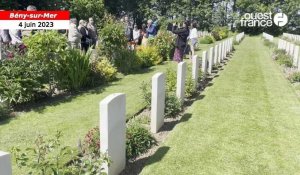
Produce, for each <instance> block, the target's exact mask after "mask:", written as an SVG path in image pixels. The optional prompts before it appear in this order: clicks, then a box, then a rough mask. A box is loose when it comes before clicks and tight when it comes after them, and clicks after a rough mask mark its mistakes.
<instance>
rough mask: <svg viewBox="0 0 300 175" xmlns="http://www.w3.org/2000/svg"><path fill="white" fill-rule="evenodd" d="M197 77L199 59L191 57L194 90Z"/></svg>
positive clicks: (196, 85) (196, 84)
mask: <svg viewBox="0 0 300 175" xmlns="http://www.w3.org/2000/svg"><path fill="white" fill-rule="evenodd" d="M198 77H199V59H198V56H197V55H195V56H193V60H192V78H193V80H194V85H195V89H197V88H198Z"/></svg>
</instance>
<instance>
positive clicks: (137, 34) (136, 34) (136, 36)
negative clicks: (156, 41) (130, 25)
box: [133, 24, 141, 47]
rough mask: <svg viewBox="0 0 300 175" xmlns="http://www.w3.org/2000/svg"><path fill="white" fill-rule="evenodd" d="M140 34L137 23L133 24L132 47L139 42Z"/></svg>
mask: <svg viewBox="0 0 300 175" xmlns="http://www.w3.org/2000/svg"><path fill="white" fill-rule="evenodd" d="M140 36H141V31H140V30H139V29H138V27H137V25H136V24H135V25H134V29H133V42H134V47H135V46H136V45H137V44H138V43H139V39H140Z"/></svg>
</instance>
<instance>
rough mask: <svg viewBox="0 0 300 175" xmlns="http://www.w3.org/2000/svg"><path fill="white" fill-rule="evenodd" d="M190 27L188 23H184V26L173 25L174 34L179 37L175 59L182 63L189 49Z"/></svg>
mask: <svg viewBox="0 0 300 175" xmlns="http://www.w3.org/2000/svg"><path fill="white" fill-rule="evenodd" d="M189 26H190V24H189V22H188V21H186V22H184V23H183V24H182V26H179V25H176V24H173V29H172V32H173V33H174V34H176V35H177V38H176V44H175V52H174V57H173V60H174V61H177V62H181V61H182V60H183V55H184V51H185V49H186V47H187V38H188V36H189V34H190V30H189Z"/></svg>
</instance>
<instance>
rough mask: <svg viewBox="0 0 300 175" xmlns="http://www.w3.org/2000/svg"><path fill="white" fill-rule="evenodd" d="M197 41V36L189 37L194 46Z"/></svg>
mask: <svg viewBox="0 0 300 175" xmlns="http://www.w3.org/2000/svg"><path fill="white" fill-rule="evenodd" d="M197 42H198V40H197V38H191V43H192V46H195V45H196V44H197Z"/></svg>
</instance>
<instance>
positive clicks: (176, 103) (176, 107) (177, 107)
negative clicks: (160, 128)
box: [165, 93, 181, 117]
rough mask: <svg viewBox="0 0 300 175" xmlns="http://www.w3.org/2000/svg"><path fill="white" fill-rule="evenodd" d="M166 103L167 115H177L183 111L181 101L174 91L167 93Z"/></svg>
mask: <svg viewBox="0 0 300 175" xmlns="http://www.w3.org/2000/svg"><path fill="white" fill-rule="evenodd" d="M165 105H166V106H165V117H176V115H177V114H178V113H179V112H180V111H181V102H180V100H179V99H178V98H177V97H176V95H175V94H174V93H167V95H166V104H165Z"/></svg>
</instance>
